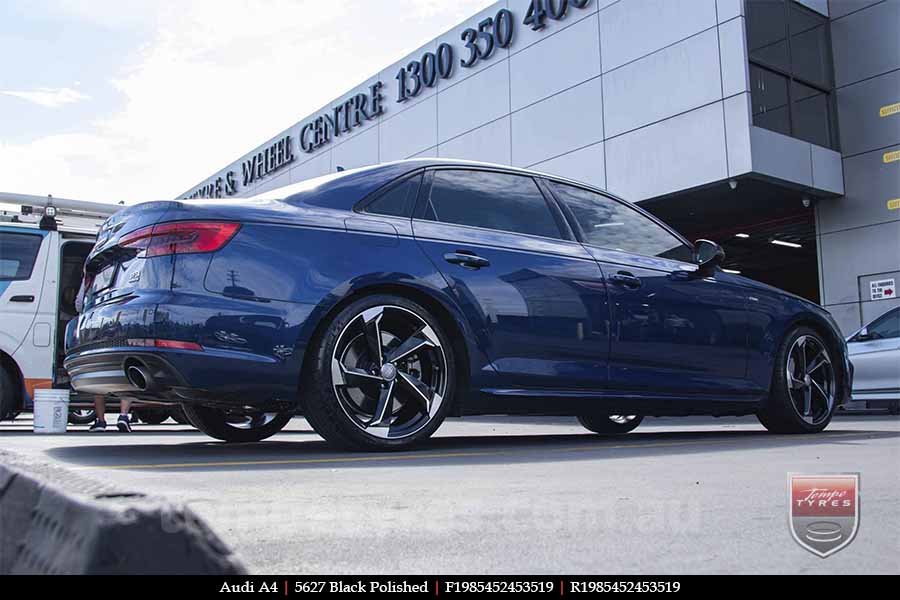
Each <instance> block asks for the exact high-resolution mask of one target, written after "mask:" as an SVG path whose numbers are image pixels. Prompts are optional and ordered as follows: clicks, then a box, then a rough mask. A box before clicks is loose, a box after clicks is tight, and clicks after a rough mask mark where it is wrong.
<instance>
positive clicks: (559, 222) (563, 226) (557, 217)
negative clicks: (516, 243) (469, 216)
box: [413, 164, 578, 242]
mask: <svg viewBox="0 0 900 600" xmlns="http://www.w3.org/2000/svg"><path fill="white" fill-rule="evenodd" d="M437 171H481V172H487V173H498V174H501V175H513V176H516V177H526V178H529V179H531V180H532V181H533V182H534V184H535V186H536V187H537V189H538V192H539V193H540V194H541V196H543V198H544V202H545V203H546V204H547V209H548V210H549V211H550V214H551V215H552V217H553V220H554V221H555V222H556V227H557V229H558V230H559V235H560V237H558V238H552V237H547V236H543V235H534V234H530V233H520V232H518V231H508V230H505V229H493V228H490V227H478V226H477V225H462V224H460V223H444V222H441V221H431V220H430V219H426V218H425V208H426V204H427V202H428V198H430V197H431V187H432V185H433V184H434V174H435V173H436V172H437ZM413 220H414V221H421V222H423V223H437V224H439V225H444V226H448V227H465V228H468V229H475V230H478V231H496V232H498V233H503V234H506V235H521V236H525V237H529V238H537V239H541V240H552V241H554V242H578V239H577V237H576V236H575V234H574V232H573V231H572V230H571V227H570V225H569V223H568V220H567V219H566V218H565V216H564V215H563V213H562V212H561V211H560V208H559V205H558V203H557V202H556V200H555V198H554V197H553V196H552V195H549V193H548V190H547V189H546V188H545V186H543V185H542V184H541V176H540V175H537V174H535V173H532V172H529V171H518V170H514V169H503V168H497V167H489V166H480V165H452V164H451V165H439V166H433V167H429V168H428V169H427V170H426V173H425V178H424V179H423V180H422V185H421V186H419V198H418V201H417V202H416V208H415V210H414V211H413Z"/></svg>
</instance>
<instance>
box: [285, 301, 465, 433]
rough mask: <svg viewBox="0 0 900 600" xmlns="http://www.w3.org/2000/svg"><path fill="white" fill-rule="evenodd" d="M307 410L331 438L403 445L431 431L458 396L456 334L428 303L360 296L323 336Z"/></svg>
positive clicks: (306, 391)
mask: <svg viewBox="0 0 900 600" xmlns="http://www.w3.org/2000/svg"><path fill="white" fill-rule="evenodd" d="M307 375H308V377H307V380H306V381H305V382H304V383H307V385H305V386H304V387H303V389H302V390H301V391H302V393H303V408H304V410H305V412H304V416H305V417H306V419H307V420H308V421H309V424H310V425H311V426H312V427H313V429H315V430H316V432H317V433H318V434H319V435H321V436H322V437H323V438H325V439H326V440H327V441H328V442H329V443H331V444H333V445H336V446H340V447H344V448H354V449H362V450H398V449H404V448H408V447H410V446H412V445H413V444H415V443H417V442H420V441H422V440H425V439H427V438H428V437H430V436H431V435H432V434H433V433H434V432H435V430H436V429H437V428H438V427H439V426H440V424H441V423H442V422H443V420H444V418H445V417H446V415H447V412H448V410H449V408H450V405H451V403H452V399H453V393H454V382H455V375H456V371H455V361H454V356H453V350H452V347H451V344H450V341H449V339H448V338H447V336H446V334H445V333H444V331H443V329H442V328H441V326H440V324H439V323H438V321H437V319H436V318H435V317H434V316H433V315H432V314H431V313H430V312H429V311H428V310H426V309H425V308H423V307H422V306H420V305H418V304H417V303H415V302H412V301H410V300H407V299H405V298H402V297H399V296H392V295H377V296H370V297H368V298H364V299H362V300H359V301H357V302H354V303H353V304H351V305H350V306H348V307H347V308H345V309H344V310H343V311H341V312H340V314H338V315H337V317H335V319H334V320H333V321H332V322H331V323H330V324H329V325H328V327H327V329H326V330H325V331H324V333H323V334H322V335H321V336H320V337H319V340H318V342H317V345H316V346H315V350H314V354H313V355H312V363H311V364H310V365H309V370H308V371H307Z"/></svg>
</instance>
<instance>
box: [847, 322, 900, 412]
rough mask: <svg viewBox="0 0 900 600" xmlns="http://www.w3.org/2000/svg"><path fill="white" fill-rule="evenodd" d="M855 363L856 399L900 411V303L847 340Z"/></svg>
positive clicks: (876, 406)
mask: <svg viewBox="0 0 900 600" xmlns="http://www.w3.org/2000/svg"><path fill="white" fill-rule="evenodd" d="M847 345H848V347H849V349H850V362H852V363H853V367H854V369H855V373H854V376H853V400H854V401H855V402H866V403H867V405H868V407H869V408H889V409H891V412H892V413H894V414H897V413H898V412H900V307H897V308H895V309H893V310H890V311H888V312H887V313H886V314H884V315H882V316H880V317H878V318H877V319H875V320H874V321H872V322H871V323H869V324H868V325H866V326H865V327H863V328H862V329H860V330H859V331H857V332H856V333H855V334H853V335H852V336H850V339H848V340H847Z"/></svg>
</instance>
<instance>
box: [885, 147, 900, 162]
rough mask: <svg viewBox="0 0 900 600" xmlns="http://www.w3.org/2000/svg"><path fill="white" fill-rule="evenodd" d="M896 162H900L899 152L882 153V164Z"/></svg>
mask: <svg viewBox="0 0 900 600" xmlns="http://www.w3.org/2000/svg"><path fill="white" fill-rule="evenodd" d="M898 160H900V150H896V151H894V152H885V153H884V164H888V163H892V162H897V161H898Z"/></svg>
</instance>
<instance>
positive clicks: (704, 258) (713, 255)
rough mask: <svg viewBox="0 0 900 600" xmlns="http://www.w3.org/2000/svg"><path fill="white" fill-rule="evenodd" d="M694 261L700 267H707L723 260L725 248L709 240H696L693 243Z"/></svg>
mask: <svg viewBox="0 0 900 600" xmlns="http://www.w3.org/2000/svg"><path fill="white" fill-rule="evenodd" d="M694 262H695V263H697V265H698V266H699V267H700V268H701V269H709V268H712V267H715V266H718V265H721V264H722V263H723V262H725V250H724V249H723V248H722V246H720V245H718V244H717V243H715V242H711V241H709V240H697V242H696V243H695V244H694Z"/></svg>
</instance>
